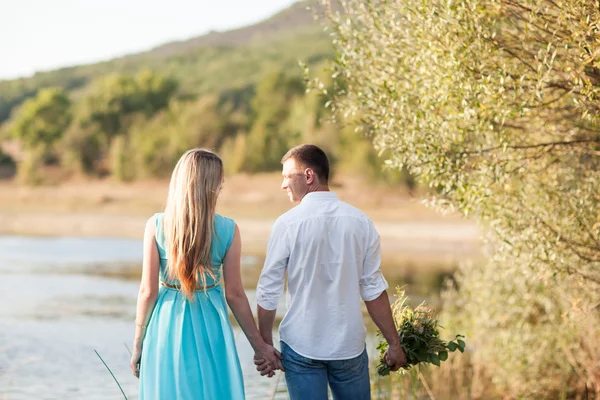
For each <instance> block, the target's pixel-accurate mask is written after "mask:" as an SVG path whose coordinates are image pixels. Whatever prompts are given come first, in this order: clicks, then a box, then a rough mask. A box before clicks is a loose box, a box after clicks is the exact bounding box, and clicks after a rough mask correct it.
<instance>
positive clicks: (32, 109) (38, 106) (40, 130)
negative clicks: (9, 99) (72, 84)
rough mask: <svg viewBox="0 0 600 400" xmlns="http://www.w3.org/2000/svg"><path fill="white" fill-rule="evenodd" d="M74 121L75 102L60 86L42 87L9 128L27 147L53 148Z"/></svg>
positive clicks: (22, 108)
mask: <svg viewBox="0 0 600 400" xmlns="http://www.w3.org/2000/svg"><path fill="white" fill-rule="evenodd" d="M70 122H71V102H70V100H69V98H68V96H67V95H66V94H65V92H64V91H63V90H61V89H59V88H48V89H44V90H41V91H40V92H39V93H38V94H37V96H35V97H34V98H32V99H29V100H27V101H26V102H25V103H24V104H23V105H22V106H21V107H20V108H19V110H18V112H17V114H16V115H15V118H14V121H13V122H12V125H11V127H10V128H9V129H10V131H11V133H12V136H13V137H14V138H15V139H18V140H19V141H20V142H21V143H22V144H23V146H25V147H26V148H33V147H37V146H43V147H46V148H47V147H50V146H52V145H53V144H54V143H55V142H56V141H57V140H58V139H60V137H61V136H62V133H63V132H64V130H65V129H66V128H67V127H68V126H69V123H70Z"/></svg>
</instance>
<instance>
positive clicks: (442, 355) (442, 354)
mask: <svg viewBox="0 0 600 400" xmlns="http://www.w3.org/2000/svg"><path fill="white" fill-rule="evenodd" d="M438 357H439V358H440V361H446V360H447V359H448V352H447V351H440V352H439V353H438Z"/></svg>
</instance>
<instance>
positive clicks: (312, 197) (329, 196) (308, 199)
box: [301, 191, 338, 203]
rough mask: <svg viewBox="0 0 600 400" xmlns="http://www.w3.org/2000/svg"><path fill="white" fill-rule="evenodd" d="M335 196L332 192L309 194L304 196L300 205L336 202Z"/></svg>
mask: <svg viewBox="0 0 600 400" xmlns="http://www.w3.org/2000/svg"><path fill="white" fill-rule="evenodd" d="M337 199H338V197H337V194H335V193H334V192H326V191H318V192H310V193H307V194H306V195H304V197H303V198H302V201H301V203H312V202H314V201H323V200H337Z"/></svg>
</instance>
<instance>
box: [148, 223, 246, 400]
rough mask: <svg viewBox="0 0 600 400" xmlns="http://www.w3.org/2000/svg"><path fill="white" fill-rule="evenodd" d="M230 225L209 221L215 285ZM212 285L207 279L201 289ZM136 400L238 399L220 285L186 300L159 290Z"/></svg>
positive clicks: (160, 238)
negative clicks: (211, 231)
mask: <svg viewBox="0 0 600 400" xmlns="http://www.w3.org/2000/svg"><path fill="white" fill-rule="evenodd" d="M154 217H155V220H156V244H157V245H158V252H159V254H160V280H161V281H162V282H166V283H169V284H172V285H177V284H178V282H176V281H172V280H169V278H168V275H167V271H166V264H167V258H166V251H165V243H164V232H163V228H162V219H163V214H155V216H154ZM234 230H235V224H234V222H233V220H231V219H229V218H225V217H222V216H220V215H218V214H217V215H216V216H215V232H214V234H213V240H212V245H211V260H212V265H213V268H214V273H215V276H216V277H217V282H218V281H219V280H220V276H221V267H222V264H223V258H224V257H225V253H227V250H228V249H229V246H230V245H231V242H232V240H233V234H234ZM214 283H215V282H214V281H213V279H212V278H211V277H210V276H209V277H207V283H206V285H207V286H210V285H212V284H214ZM139 398H140V399H141V400H154V399H161V400H167V399H177V400H188V399H207V400H213V399H215V400H216V399H235V400H237V399H244V381H243V379H242V370H241V368H240V362H239V359H238V354H237V349H236V346H235V340H234V336H233V331H232V329H231V324H230V323H229V318H228V313H227V305H226V303H225V297H224V295H223V289H222V288H221V285H220V284H219V285H216V286H215V287H213V288H210V289H207V290H206V292H204V291H203V290H198V291H196V294H195V296H194V300H193V301H190V300H188V299H187V298H186V297H185V296H184V295H183V294H182V293H181V292H180V291H179V290H178V289H172V288H168V287H165V286H163V285H160V288H159V291H158V298H157V300H156V305H155V307H154V310H153V311H152V316H151V317H150V321H149V322H148V327H147V329H146V336H145V337H144V342H143V347H142V358H141V366H140V395H139Z"/></svg>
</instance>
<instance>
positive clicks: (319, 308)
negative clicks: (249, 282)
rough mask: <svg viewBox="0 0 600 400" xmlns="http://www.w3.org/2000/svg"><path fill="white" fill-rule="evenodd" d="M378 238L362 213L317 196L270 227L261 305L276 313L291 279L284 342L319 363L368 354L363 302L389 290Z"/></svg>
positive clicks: (332, 195) (332, 197) (309, 197)
mask: <svg viewBox="0 0 600 400" xmlns="http://www.w3.org/2000/svg"><path fill="white" fill-rule="evenodd" d="M380 263H381V249H380V243H379V234H378V233H377V231H376V230H375V226H374V225H373V222H372V221H371V220H370V219H369V218H368V217H367V216H366V215H365V214H364V213H363V212H362V211H360V210H359V209H357V208H355V207H353V206H351V205H349V204H347V203H344V202H342V201H340V200H339V199H338V197H337V195H336V194H335V193H333V192H312V193H308V194H307V195H306V196H304V198H303V199H302V201H301V203H300V204H299V205H298V206H296V207H294V208H293V209H291V210H290V211H288V212H286V213H285V214H283V215H282V216H281V217H279V218H278V219H277V221H275V224H274V225H273V227H272V229H271V235H270V237H269V244H268V247H267V256H266V260H265V264H264V267H263V270H262V273H261V276H260V279H259V282H258V287H257V290H256V299H257V302H258V304H259V305H260V306H261V307H262V308H264V309H265V310H275V309H276V308H277V303H278V300H279V297H281V295H282V294H283V288H284V275H285V272H286V270H287V273H288V295H289V296H288V304H287V306H288V310H287V313H286V314H285V317H284V318H283V321H282V322H281V325H280V327H279V336H280V339H281V340H282V341H283V342H285V343H286V344H287V345H288V346H290V347H291V348H292V349H293V350H294V351H295V352H296V353H298V354H300V355H302V356H305V357H308V358H311V359H315V360H345V359H350V358H354V357H357V356H359V355H360V354H361V353H362V352H363V350H364V348H365V338H366V329H365V326H364V323H363V317H362V304H361V298H362V300H364V301H370V300H374V299H376V298H377V297H379V295H380V294H381V293H382V292H383V291H384V290H386V289H387V287H388V284H387V282H386V280H385V278H384V277H383V275H382V274H381V271H380V268H379V267H380Z"/></svg>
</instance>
